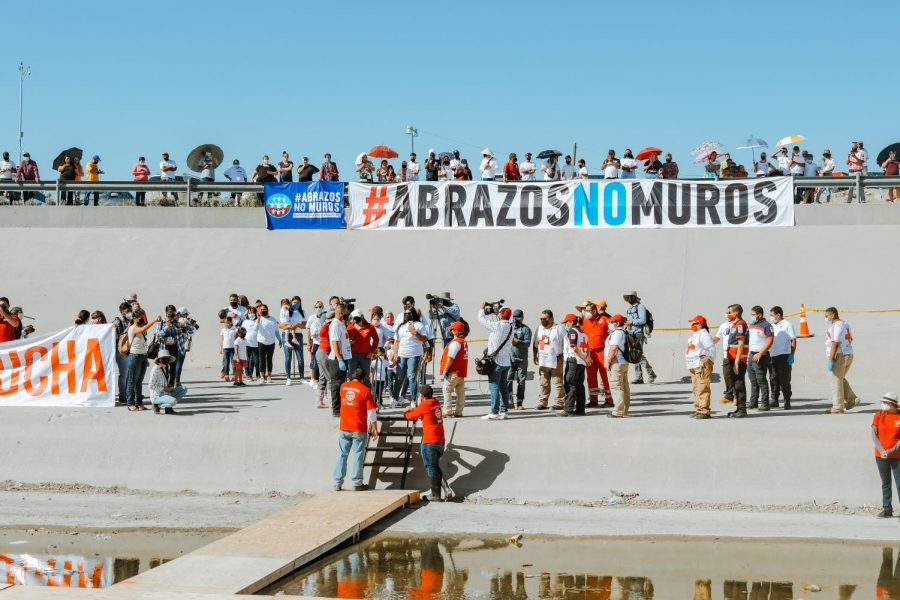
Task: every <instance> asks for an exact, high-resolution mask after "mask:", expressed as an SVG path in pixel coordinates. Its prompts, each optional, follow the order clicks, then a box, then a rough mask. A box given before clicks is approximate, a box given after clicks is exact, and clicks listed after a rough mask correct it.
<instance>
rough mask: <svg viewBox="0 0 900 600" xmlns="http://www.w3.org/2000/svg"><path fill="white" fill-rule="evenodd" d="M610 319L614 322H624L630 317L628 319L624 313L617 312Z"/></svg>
mask: <svg viewBox="0 0 900 600" xmlns="http://www.w3.org/2000/svg"><path fill="white" fill-rule="evenodd" d="M609 320H610V321H613V322H614V323H619V324H621V323H624V322H625V321H627V320H628V319H626V318H625V317H623V316H622V315H618V314H616V315H613V316H611V317H610V318H609Z"/></svg>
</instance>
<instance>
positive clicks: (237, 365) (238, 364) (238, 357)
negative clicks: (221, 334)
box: [234, 327, 247, 387]
mask: <svg viewBox="0 0 900 600" xmlns="http://www.w3.org/2000/svg"><path fill="white" fill-rule="evenodd" d="M246 338H247V330H246V329H244V328H243V327H238V329H237V333H236V335H235V338H234V385H236V386H238V387H243V386H245V385H247V384H246V383H244V369H246V368H247V339H246Z"/></svg>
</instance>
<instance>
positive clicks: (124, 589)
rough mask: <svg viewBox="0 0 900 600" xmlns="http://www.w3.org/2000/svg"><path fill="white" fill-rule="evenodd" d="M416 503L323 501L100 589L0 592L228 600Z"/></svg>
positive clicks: (367, 496) (387, 495) (383, 496)
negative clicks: (398, 510)
mask: <svg viewBox="0 0 900 600" xmlns="http://www.w3.org/2000/svg"><path fill="white" fill-rule="evenodd" d="M418 500H419V493H418V492H416V491H410V490H374V491H366V492H349V491H344V492H332V493H328V494H321V495H318V496H314V497H312V498H310V499H308V500H306V501H304V502H301V503H300V504H297V505H295V506H292V507H290V508H288V509H285V510H283V511H281V512H278V513H276V514H274V515H272V516H271V517H268V518H266V519H263V520H262V521H260V522H258V523H255V524H253V525H250V526H249V527H246V528H244V529H241V530H240V531H237V532H235V533H233V534H231V535H229V536H226V537H224V538H222V539H220V540H217V541H215V542H212V543H211V544H208V545H206V546H204V547H202V548H199V549H197V550H195V551H193V552H191V553H189V554H185V555H184V556H182V557H179V558H176V559H175V560H173V561H170V562H167V563H165V564H163V565H160V566H158V567H156V568H155V569H150V570H149V571H145V572H144V573H141V574H140V575H136V576H135V577H132V578H131V579H127V580H125V581H122V582H120V583H117V584H116V585H113V586H112V587H109V588H107V589H104V590H75V589H61V588H39V587H26V586H13V587H11V588H8V589H6V590H0V594H2V596H0V600H43V599H47V600H55V599H57V598H58V599H60V600H65V599H66V598H72V599H73V600H95V599H96V600H166V599H171V600H225V598H231V599H234V598H235V597H236V595H237V594H254V593H256V592H258V591H259V590H261V589H263V588H265V587H266V586H268V585H270V584H272V583H274V582H275V581H277V580H279V579H281V578H282V577H284V576H285V575H288V574H290V573H292V572H293V571H296V570H297V569H299V568H300V567H302V566H303V565H305V564H308V563H310V562H312V561H314V560H316V559H318V558H319V557H321V556H322V555H323V554H326V553H327V552H329V551H330V550H332V549H333V548H335V547H336V546H338V545H340V544H341V543H343V542H345V541H347V540H350V539H353V538H355V537H356V536H358V535H359V534H360V533H361V532H362V531H363V530H365V529H366V528H367V527H369V526H370V525H372V524H374V523H376V522H377V521H379V520H380V519H382V518H384V517H385V516H387V515H388V514H390V513H392V512H394V511H395V510H397V509H400V508H402V507H404V506H406V505H407V504H412V503H415V502H417V501H418ZM237 597H240V596H237ZM279 598H286V599H287V598H290V596H279Z"/></svg>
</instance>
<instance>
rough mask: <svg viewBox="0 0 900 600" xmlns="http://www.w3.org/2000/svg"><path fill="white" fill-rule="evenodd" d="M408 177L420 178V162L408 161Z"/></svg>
mask: <svg viewBox="0 0 900 600" xmlns="http://www.w3.org/2000/svg"><path fill="white" fill-rule="evenodd" d="M406 179H407V181H418V180H419V163H414V162H413V161H409V162H408V163H406Z"/></svg>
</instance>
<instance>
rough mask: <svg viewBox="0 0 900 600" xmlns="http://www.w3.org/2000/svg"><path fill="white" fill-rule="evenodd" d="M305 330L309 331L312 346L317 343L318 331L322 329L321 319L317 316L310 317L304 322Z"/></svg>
mask: <svg viewBox="0 0 900 600" xmlns="http://www.w3.org/2000/svg"><path fill="white" fill-rule="evenodd" d="M306 331H307V332H308V333H309V340H310V342H312V344H313V345H314V346H318V345H319V332H320V331H322V321H320V320H319V317H317V316H315V317H312V318H311V319H310V320H309V321H307V322H306Z"/></svg>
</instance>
